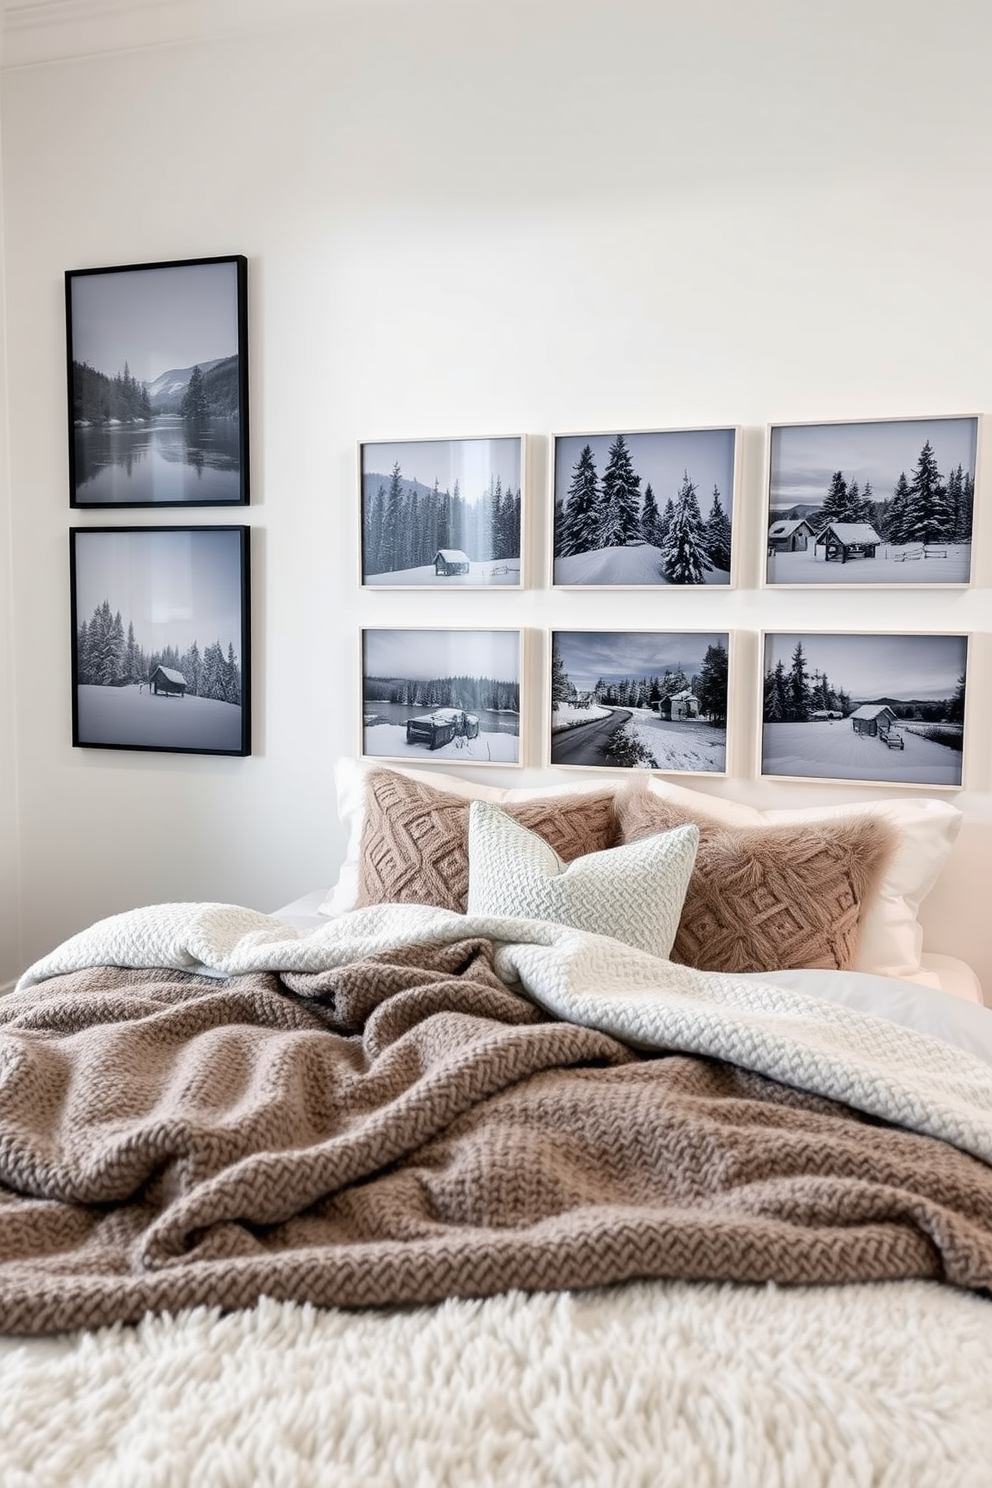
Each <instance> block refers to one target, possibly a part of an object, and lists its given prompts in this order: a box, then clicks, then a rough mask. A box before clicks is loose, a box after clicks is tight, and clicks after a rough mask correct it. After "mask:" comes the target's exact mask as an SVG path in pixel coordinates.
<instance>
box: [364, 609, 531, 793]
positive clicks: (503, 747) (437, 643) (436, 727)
mask: <svg viewBox="0 0 992 1488" xmlns="http://www.w3.org/2000/svg"><path fill="white" fill-rule="evenodd" d="M522 670H523V632H522V631H520V630H505V629H503V628H497V629H495V630H444V629H441V628H436V627H427V628H425V629H423V630H414V629H407V628H405V627H400V628H395V629H369V630H363V631H362V737H361V752H362V754H363V755H365V756H366V757H373V758H376V759H393V760H402V761H403V762H404V763H406V764H408V765H413V764H417V763H421V762H426V761H430V762H433V761H435V760H436V761H438V762H439V763H443V764H447V765H451V764H459V765H472V766H473V767H475V766H476V765H520V764H522V763H523V760H522V758H521V743H520V741H521V738H522V737H523V736H522V734H521V731H520V706H521V696H522V683H523V678H522Z"/></svg>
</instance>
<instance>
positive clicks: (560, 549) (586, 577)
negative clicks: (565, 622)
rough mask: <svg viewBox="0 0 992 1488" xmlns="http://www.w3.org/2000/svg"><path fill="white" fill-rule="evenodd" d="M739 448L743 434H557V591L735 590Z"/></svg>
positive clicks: (694, 431) (554, 478) (733, 431)
mask: <svg viewBox="0 0 992 1488" xmlns="http://www.w3.org/2000/svg"><path fill="white" fill-rule="evenodd" d="M737 446H738V439H737V430H736V429H666V430H655V431H652V432H642V433H611V434H558V435H555V436H554V439H553V450H552V457H551V481H552V487H553V496H552V503H551V504H552V518H551V520H552V533H551V553H552V577H551V582H552V584H553V585H555V586H557V587H559V588H625V589H649V588H654V587H656V586H658V587H660V586H663V585H669V584H674V585H676V586H686V585H696V584H713V585H723V586H729V584H730V583H731V571H732V568H733V563H732V551H733V523H734V500H735V490H736V469H737Z"/></svg>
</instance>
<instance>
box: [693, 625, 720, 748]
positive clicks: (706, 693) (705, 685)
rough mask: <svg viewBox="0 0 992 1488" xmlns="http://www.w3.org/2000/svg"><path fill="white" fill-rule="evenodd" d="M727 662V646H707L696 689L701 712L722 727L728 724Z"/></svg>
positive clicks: (717, 644)
mask: <svg viewBox="0 0 992 1488" xmlns="http://www.w3.org/2000/svg"><path fill="white" fill-rule="evenodd" d="M727 661H728V657H727V648H726V646H723V645H721V644H720V643H719V641H718V642H717V643H716V645H710V646H707V647H706V654H705V655H704V657H703V664H702V666H701V667H700V669H699V676H698V677H697V679H696V687H695V692H696V697H697V698H698V699H699V708H700V712H702V713H704V714H705V715H706V717H707V718H708V719H709V721H710V722H711V723H715V724H718V725H719V726H720V727H725V726H726V722H727Z"/></svg>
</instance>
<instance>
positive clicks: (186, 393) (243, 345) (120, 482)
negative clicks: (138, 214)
mask: <svg viewBox="0 0 992 1488" xmlns="http://www.w3.org/2000/svg"><path fill="white" fill-rule="evenodd" d="M65 294H66V338H67V352H68V354H67V365H68V379H69V504H70V506H73V507H115V506H245V505H247V503H248V260H247V259H246V258H244V257H242V256H240V255H234V256H232V257H230V258H198V259H181V260H177V261H174V262H170V263H152V264H134V265H131V266H129V267H124V268H107V269H71V270H69V271H68V272H67V273H66V276H65Z"/></svg>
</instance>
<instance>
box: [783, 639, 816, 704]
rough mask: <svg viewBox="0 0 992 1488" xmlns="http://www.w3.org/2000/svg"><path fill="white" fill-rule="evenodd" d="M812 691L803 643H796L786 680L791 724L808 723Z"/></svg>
mask: <svg viewBox="0 0 992 1488" xmlns="http://www.w3.org/2000/svg"><path fill="white" fill-rule="evenodd" d="M810 697H811V689H810V683H809V672H808V670H807V666H806V652H805V651H804V650H803V643H802V641H797V642H796V649H795V650H794V651H793V653H792V664H791V666H790V667H789V674H788V676H787V678H786V715H785V716H786V718H787V719H788V720H789V721H790V722H791V723H808V722H809V710H810Z"/></svg>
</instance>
